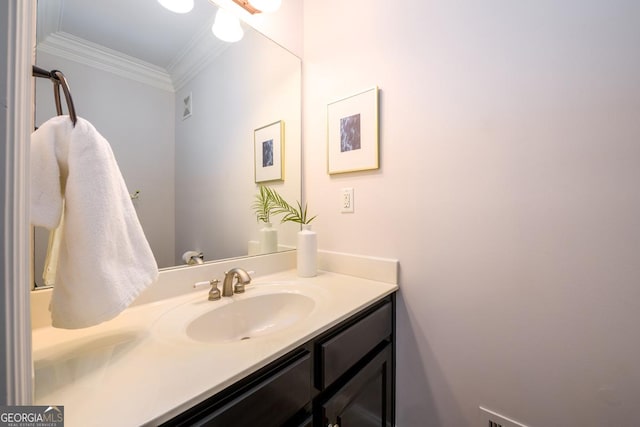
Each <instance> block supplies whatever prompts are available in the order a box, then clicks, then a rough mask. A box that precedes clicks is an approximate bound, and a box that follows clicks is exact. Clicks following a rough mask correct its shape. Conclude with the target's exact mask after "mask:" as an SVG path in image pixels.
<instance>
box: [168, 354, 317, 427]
mask: <svg viewBox="0 0 640 427" xmlns="http://www.w3.org/2000/svg"><path fill="white" fill-rule="evenodd" d="M310 372H311V355H310V353H309V352H308V351H305V352H304V353H302V354H299V355H298V356H297V358H295V359H294V360H292V361H289V362H287V364H286V365H285V366H282V367H280V368H279V369H276V370H274V371H271V372H269V373H268V375H267V378H266V379H264V380H262V381H257V382H255V383H254V384H253V385H251V386H249V387H246V388H244V390H238V391H237V392H234V393H232V395H231V396H230V397H231V399H225V400H226V402H224V403H223V404H222V405H220V404H219V403H213V404H212V405H211V406H210V407H208V408H207V407H201V408H199V409H196V410H193V409H192V410H191V411H189V412H191V414H183V415H181V416H179V417H178V418H180V419H179V420H178V419H174V420H172V421H169V422H167V423H166V424H164V425H165V426H172V427H174V426H210V427H229V426H243V427H244V426H247V427H249V426H260V427H281V426H283V425H287V423H288V422H289V421H290V419H291V418H292V417H294V416H296V418H297V417H298V415H300V413H301V411H304V410H305V409H304V408H305V406H306V405H307V404H308V403H309V402H310V400H311V375H310ZM220 403H222V402H220Z"/></svg>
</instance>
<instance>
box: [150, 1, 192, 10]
mask: <svg viewBox="0 0 640 427" xmlns="http://www.w3.org/2000/svg"><path fill="white" fill-rule="evenodd" d="M158 3H160V4H161V5H162V6H164V7H165V8H166V9H169V10H170V11H171V12H175V13H188V12H191V9H193V0H158Z"/></svg>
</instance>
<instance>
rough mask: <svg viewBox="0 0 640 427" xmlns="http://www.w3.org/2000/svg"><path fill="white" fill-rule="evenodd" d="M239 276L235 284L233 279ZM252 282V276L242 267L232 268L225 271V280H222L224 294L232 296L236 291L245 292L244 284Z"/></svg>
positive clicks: (224, 295) (237, 292) (238, 292)
mask: <svg viewBox="0 0 640 427" xmlns="http://www.w3.org/2000/svg"><path fill="white" fill-rule="evenodd" d="M234 278H237V279H238V280H237V281H236V283H235V285H234V284H233V279H234ZM249 283H251V276H249V273H247V272H246V271H245V270H243V269H242V268H232V269H231V270H229V271H227V272H225V273H224V281H223V282H222V296H223V297H230V296H233V294H234V293H236V294H241V293H243V292H244V285H248V284H249Z"/></svg>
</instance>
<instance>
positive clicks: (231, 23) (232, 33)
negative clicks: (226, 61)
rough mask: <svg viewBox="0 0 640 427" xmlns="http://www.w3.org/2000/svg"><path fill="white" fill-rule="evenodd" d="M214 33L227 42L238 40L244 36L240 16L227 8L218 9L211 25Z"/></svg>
mask: <svg viewBox="0 0 640 427" xmlns="http://www.w3.org/2000/svg"><path fill="white" fill-rule="evenodd" d="M211 31H213V34H215V36H216V37H217V38H219V39H220V40H223V41H225V42H231V43H232V42H237V41H239V40H240V39H242V36H244V31H242V27H241V26H240V21H239V20H238V18H237V17H236V16H235V15H234V14H232V13H231V12H228V11H227V10H225V9H222V8H220V9H218V13H216V19H215V21H213V26H212V27H211Z"/></svg>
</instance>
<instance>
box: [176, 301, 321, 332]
mask: <svg viewBox="0 0 640 427" xmlns="http://www.w3.org/2000/svg"><path fill="white" fill-rule="evenodd" d="M314 306H315V302H314V301H313V299H311V298H309V297H307V296H305V295H300V294H294V293H270V294H262V295H256V296H252V297H248V298H244V299H238V300H236V301H233V302H232V303H230V304H227V305H223V306H222V307H219V308H215V309H213V310H210V311H208V312H206V313H204V314H202V315H200V316H199V317H197V318H196V319H194V320H192V321H191V323H189V325H188V326H187V329H186V334H187V336H188V337H190V338H192V339H194V340H196V341H203V342H225V341H240V340H248V339H251V338H257V337H261V336H265V335H269V334H272V333H274V332H279V331H281V330H283V329H285V328H288V327H289V326H291V325H294V324H295V323H296V322H298V321H300V320H301V319H304V318H305V317H307V316H308V315H309V314H310V313H311V312H312V310H313V308H314Z"/></svg>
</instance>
